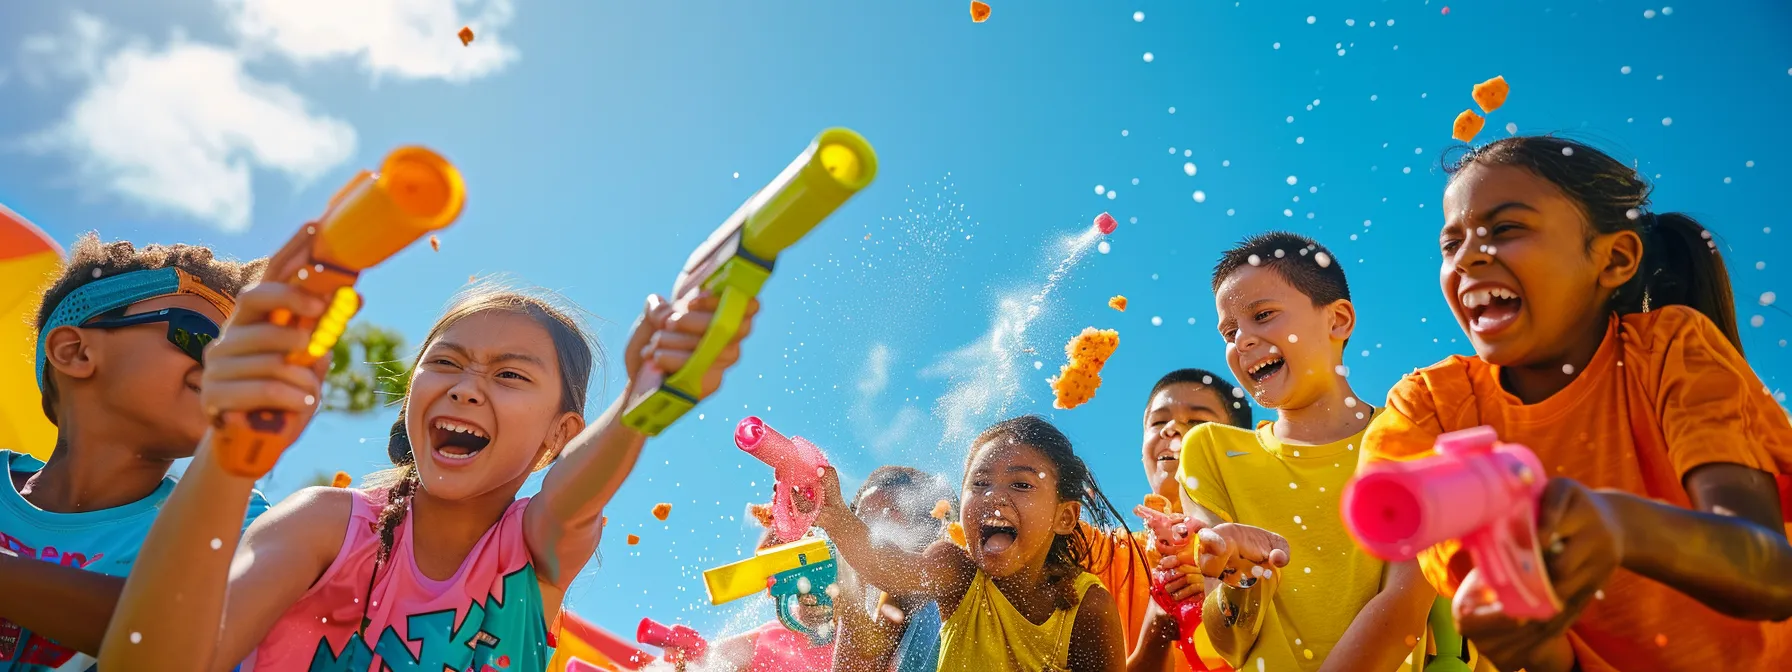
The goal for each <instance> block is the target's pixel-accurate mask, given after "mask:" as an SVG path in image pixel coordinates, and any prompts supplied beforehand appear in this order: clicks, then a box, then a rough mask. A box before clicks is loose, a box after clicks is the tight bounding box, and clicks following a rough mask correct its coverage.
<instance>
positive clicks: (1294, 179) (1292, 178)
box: [1288, 175, 1300, 187]
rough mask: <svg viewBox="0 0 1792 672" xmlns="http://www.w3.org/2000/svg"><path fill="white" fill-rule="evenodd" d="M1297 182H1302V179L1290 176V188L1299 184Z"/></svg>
mask: <svg viewBox="0 0 1792 672" xmlns="http://www.w3.org/2000/svg"><path fill="white" fill-rule="evenodd" d="M1297 182H1300V178H1298V177H1295V176H1293V175H1289V176H1288V186H1290V187H1292V186H1294V185H1295V183H1297Z"/></svg>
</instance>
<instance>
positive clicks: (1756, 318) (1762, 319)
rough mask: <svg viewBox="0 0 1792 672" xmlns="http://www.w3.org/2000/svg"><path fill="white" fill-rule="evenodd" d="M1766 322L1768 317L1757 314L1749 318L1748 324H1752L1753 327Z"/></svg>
mask: <svg viewBox="0 0 1792 672" xmlns="http://www.w3.org/2000/svg"><path fill="white" fill-rule="evenodd" d="M1766 322H1767V318H1765V317H1761V316H1760V315H1756V316H1754V317H1751V318H1748V326H1751V327H1759V326H1761V325H1762V324H1765V323H1766Z"/></svg>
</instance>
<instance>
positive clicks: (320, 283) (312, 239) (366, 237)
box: [212, 147, 466, 478]
mask: <svg viewBox="0 0 1792 672" xmlns="http://www.w3.org/2000/svg"><path fill="white" fill-rule="evenodd" d="M465 200H466V188H465V186H464V185H463V184H462V183H461V177H460V172H459V171H458V170H456V169H455V168H454V165H453V164H451V163H449V162H448V160H447V159H444V158H442V157H441V156H440V155H438V154H436V153H435V152H432V151H430V150H428V149H424V148H422V147H404V148H400V149H398V150H397V151H394V152H392V153H391V154H389V155H387V156H386V159H385V161H384V162H383V163H382V164H381V166H380V172H379V173H378V174H377V175H376V174H373V173H368V172H365V171H363V172H362V173H360V174H358V175H356V176H355V177H354V179H352V180H350V181H349V183H348V185H347V186H345V187H343V189H342V190H341V191H339V192H337V194H336V196H335V197H334V198H332V199H331V200H330V204H329V207H328V208H327V209H326V211H325V212H324V214H323V216H322V217H319V218H318V220H317V221H315V222H311V223H309V224H306V225H304V226H303V227H300V228H299V231H298V233H297V234H295V235H294V236H293V237H292V238H291V239H290V240H288V241H287V243H286V244H285V245H284V246H282V247H281V248H280V251H279V252H278V253H276V254H275V255H274V257H273V259H271V260H270V261H269V263H268V272H267V273H266V274H265V275H266V277H268V278H272V279H277V280H279V281H281V282H284V283H287V284H289V285H292V286H294V287H296V288H298V289H299V290H300V291H302V292H305V293H307V294H310V295H312V296H316V297H318V298H321V299H324V300H325V301H327V302H328V308H327V309H326V310H325V312H324V314H323V315H322V316H321V317H319V318H316V319H309V318H301V317H298V316H296V315H294V314H292V313H291V312H289V311H286V310H276V311H274V312H273V313H272V314H270V315H269V321H270V322H272V323H274V324H278V325H281V326H296V327H298V328H300V329H303V330H306V331H309V332H311V339H310V341H309V342H308V343H307V344H306V346H305V348H304V349H303V350H300V351H296V352H292V353H289V354H288V355H287V358H286V359H287V361H288V362H291V363H293V364H298V365H302V366H305V365H311V364H314V363H316V362H317V361H318V360H320V359H323V358H325V357H327V356H329V354H330V350H331V348H332V347H334V346H335V345H336V340H337V339H338V338H341V337H342V333H343V331H344V330H345V329H347V328H348V321H349V319H350V318H352V317H354V315H355V313H356V312H357V311H359V310H360V308H361V297H360V295H359V294H356V293H355V289H354V285H355V281H356V280H357V279H359V278H360V275H361V272H362V271H364V270H366V269H368V268H371V267H373V266H375V265H378V264H379V263H380V262H382V261H385V260H386V259H387V258H390V257H391V256H392V255H394V254H397V253H398V251H399V250H402V249H404V248H405V247H406V246H408V245H410V244H411V243H414V242H416V241H417V239H419V238H421V237H423V236H424V235H426V234H428V233H429V232H431V231H436V230H440V229H442V228H445V227H447V226H448V225H449V224H452V223H454V220H455V219H456V218H458V217H459V216H460V211H461V206H462V205H463V204H464V203H465ZM304 424H305V423H303V422H300V421H299V420H298V418H296V417H293V414H292V413H290V412H287V411H277V410H271V409H264V410H252V411H247V412H244V411H229V412H225V413H221V414H219V415H218V416H217V417H216V418H214V419H213V421H212V425H213V429H212V439H213V442H214V444H213V445H214V448H215V451H214V454H215V455H216V456H217V460H218V465H219V466H220V467H222V468H223V469H224V470H225V471H227V472H229V473H231V474H235V475H237V476H242V477H247V478H260V477H262V476H263V475H266V474H267V473H268V471H269V470H271V469H273V467H274V463H275V462H276V461H278V460H279V459H280V454H281V453H282V452H284V451H285V450H286V448H287V447H288V446H291V445H292V444H293V442H294V441H296V440H297V439H298V436H299V432H301V431H303V430H304Z"/></svg>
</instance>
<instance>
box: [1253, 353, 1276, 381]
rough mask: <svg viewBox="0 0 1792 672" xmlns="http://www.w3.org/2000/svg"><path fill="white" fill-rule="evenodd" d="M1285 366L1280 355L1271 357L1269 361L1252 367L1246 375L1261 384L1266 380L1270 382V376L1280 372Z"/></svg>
mask: <svg viewBox="0 0 1792 672" xmlns="http://www.w3.org/2000/svg"><path fill="white" fill-rule="evenodd" d="M1283 366H1284V363H1283V361H1282V358H1281V356H1280V355H1271V356H1270V357H1269V359H1265V360H1263V361H1261V362H1257V363H1256V364H1253V365H1251V368H1249V369H1247V370H1246V371H1245V374H1246V375H1249V376H1250V377H1251V380H1253V381H1255V382H1259V383H1261V382H1263V381H1265V380H1269V377H1270V376H1273V375H1276V373H1278V372H1280V371H1281V370H1282V368H1283Z"/></svg>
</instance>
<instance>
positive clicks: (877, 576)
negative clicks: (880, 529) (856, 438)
mask: <svg viewBox="0 0 1792 672" xmlns="http://www.w3.org/2000/svg"><path fill="white" fill-rule="evenodd" d="M820 490H821V492H822V493H823V494H822V501H821V503H820V505H821V513H820V514H819V515H817V516H816V518H815V524H816V526H817V527H820V528H821V529H822V530H823V531H825V532H827V533H828V540H829V541H832V542H833V543H834V547H835V548H836V549H838V550H839V552H840V557H841V558H842V559H844V560H845V561H846V564H849V565H852V569H853V571H854V572H857V573H858V575H859V580H860V581H863V582H864V583H865V584H868V585H871V586H874V587H876V588H878V589H880V590H882V591H884V592H886V593H889V594H891V595H895V596H896V597H898V598H902V599H907V598H911V597H913V598H923V599H929V600H938V601H939V603H940V611H941V613H942V614H944V615H945V616H948V617H949V616H950V615H951V611H949V610H948V609H947V607H948V606H956V605H957V604H958V601H959V599H961V598H963V597H964V591H965V590H967V589H969V588H970V586H971V580H972V579H973V578H976V571H977V570H976V567H974V566H973V565H972V564H971V559H970V556H968V555H966V554H965V552H964V549H961V548H959V547H957V546H954V545H953V544H952V542H950V541H945V540H941V541H936V542H933V545H931V546H928V547H927V550H925V551H922V552H920V553H915V552H912V551H909V550H908V549H905V548H903V547H902V546H901V545H900V544H898V543H896V542H895V541H893V540H886V541H883V542H873V541H872V540H871V528H869V527H867V526H866V525H865V521H863V520H860V519H859V517H858V515H856V514H854V513H853V512H852V509H849V508H847V506H846V502H845V500H844V498H842V497H841V496H840V474H839V472H836V471H835V470H834V468H833V467H827V468H826V471H825V473H824V474H823V475H822V483H821V488H820ZM796 498H797V500H799V501H801V500H802V499H803V497H802V495H800V494H799V495H797V497H796ZM805 505H808V506H813V504H812V503H805Z"/></svg>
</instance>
